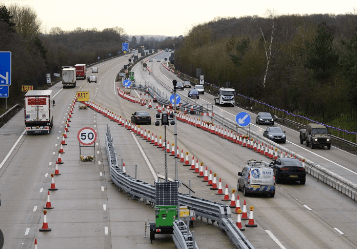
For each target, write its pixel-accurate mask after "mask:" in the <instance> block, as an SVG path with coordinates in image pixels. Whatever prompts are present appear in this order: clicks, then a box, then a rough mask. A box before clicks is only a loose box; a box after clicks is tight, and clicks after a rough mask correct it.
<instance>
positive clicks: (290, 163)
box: [281, 159, 302, 167]
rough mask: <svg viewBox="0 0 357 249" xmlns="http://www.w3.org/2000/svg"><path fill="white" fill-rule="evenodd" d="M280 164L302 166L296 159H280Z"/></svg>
mask: <svg viewBox="0 0 357 249" xmlns="http://www.w3.org/2000/svg"><path fill="white" fill-rule="evenodd" d="M281 166H297V167H302V164H301V162H299V161H298V160H296V159H289V160H281Z"/></svg>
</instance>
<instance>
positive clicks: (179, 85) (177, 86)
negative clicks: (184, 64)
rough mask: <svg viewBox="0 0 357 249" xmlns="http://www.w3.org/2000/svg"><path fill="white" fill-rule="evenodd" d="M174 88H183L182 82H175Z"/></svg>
mask: <svg viewBox="0 0 357 249" xmlns="http://www.w3.org/2000/svg"><path fill="white" fill-rule="evenodd" d="M176 89H180V90H183V83H182V82H177V84H176Z"/></svg>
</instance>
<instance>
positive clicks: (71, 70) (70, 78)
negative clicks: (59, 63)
mask: <svg viewBox="0 0 357 249" xmlns="http://www.w3.org/2000/svg"><path fill="white" fill-rule="evenodd" d="M62 85H63V88H65V87H67V86H71V87H76V68H75V67H68V66H66V67H62Z"/></svg>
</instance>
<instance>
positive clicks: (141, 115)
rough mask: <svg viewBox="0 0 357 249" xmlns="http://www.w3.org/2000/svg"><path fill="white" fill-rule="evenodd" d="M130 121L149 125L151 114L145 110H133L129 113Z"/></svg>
mask: <svg viewBox="0 0 357 249" xmlns="http://www.w3.org/2000/svg"><path fill="white" fill-rule="evenodd" d="M131 123H133V124H148V125H151V116H150V114H149V113H148V112H145V111H139V112H134V113H133V114H132V115H131Z"/></svg>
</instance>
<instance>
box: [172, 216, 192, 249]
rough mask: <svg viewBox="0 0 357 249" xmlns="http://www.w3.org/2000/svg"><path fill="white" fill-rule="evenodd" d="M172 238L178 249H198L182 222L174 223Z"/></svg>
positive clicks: (176, 221)
mask: <svg viewBox="0 0 357 249" xmlns="http://www.w3.org/2000/svg"><path fill="white" fill-rule="evenodd" d="M172 238H173V240H174V242H175V245H176V247H177V248H179V249H198V246H197V243H196V241H195V238H194V236H193V233H191V232H190V230H189V229H188V228H187V225H186V224H185V222H183V221H182V220H175V221H174V234H173V236H172Z"/></svg>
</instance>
